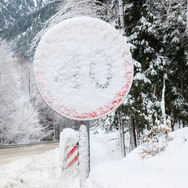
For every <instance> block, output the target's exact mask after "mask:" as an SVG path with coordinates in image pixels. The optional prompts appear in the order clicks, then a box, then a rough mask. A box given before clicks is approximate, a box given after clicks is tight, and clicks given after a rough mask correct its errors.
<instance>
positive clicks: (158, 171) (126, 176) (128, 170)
mask: <svg viewBox="0 0 188 188" xmlns="http://www.w3.org/2000/svg"><path fill="white" fill-rule="evenodd" d="M170 138H171V141H169V143H168V146H167V148H166V150H165V151H163V152H161V153H159V154H157V155H156V156H154V157H150V158H144V159H142V155H141V151H142V147H139V148H137V149H135V150H134V151H132V152H131V153H130V154H129V155H128V156H127V157H125V158H123V159H122V158H121V157H120V156H121V155H120V151H119V147H118V132H114V133H110V134H103V133H102V132H99V134H97V135H94V134H92V135H91V162H92V164H91V167H92V168H91V173H90V177H89V179H88V180H87V183H86V188H125V187H126V188H187V187H188V128H184V129H180V130H177V131H175V132H173V133H170ZM59 161H60V160H59V150H58V148H57V149H55V150H51V151H49V152H46V153H44V154H41V155H38V156H34V157H31V158H28V159H27V158H25V159H21V160H17V161H15V162H12V163H10V164H7V165H4V166H2V167H1V168H0V188H5V187H6V188H8V187H15V188H60V187H61V188H79V170H78V169H75V170H74V171H73V172H70V171H69V170H67V171H64V172H61V169H60V162H59Z"/></svg>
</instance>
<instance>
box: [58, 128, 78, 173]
mask: <svg viewBox="0 0 188 188" xmlns="http://www.w3.org/2000/svg"><path fill="white" fill-rule="evenodd" d="M78 140H79V133H78V132H77V131H75V130H73V129H70V128H66V129H64V130H63V131H62V132H61V134H60V146H59V149H60V160H61V168H62V170H65V169H68V168H70V169H71V168H74V167H76V166H78V155H79V152H78V145H79V144H78Z"/></svg>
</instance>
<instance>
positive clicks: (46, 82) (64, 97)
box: [34, 17, 133, 120]
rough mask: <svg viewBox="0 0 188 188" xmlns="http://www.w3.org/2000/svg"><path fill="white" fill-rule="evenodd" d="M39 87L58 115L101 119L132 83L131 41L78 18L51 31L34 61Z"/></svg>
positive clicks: (107, 27) (101, 24)
mask: <svg viewBox="0 0 188 188" xmlns="http://www.w3.org/2000/svg"><path fill="white" fill-rule="evenodd" d="M34 70H35V77H36V82H37V85H38V88H39V90H40V93H41V95H42V96H43V98H44V100H45V101H46V102H47V103H48V104H49V105H50V106H51V107H52V108H53V109H54V110H56V111H57V112H58V113H60V114H63V115H64V116H66V117H69V118H72V119H85V120H86V119H95V118H98V117H101V116H103V115H106V114H107V113H109V112H111V111H112V110H114V109H115V108H117V107H118V105H119V104H120V103H121V102H122V100H123V99H124V98H125V96H126V95H127V93H128V92H129V89H130V87H131V84H132V77H133V65H132V59H131V55H130V52H129V47H128V45H127V43H126V41H125V38H123V36H121V35H120V33H119V32H118V31H117V30H116V29H115V28H113V27H112V26H111V25H110V24H108V23H106V22H104V21H101V20H99V19H96V18H90V17H75V18H71V19H67V20H65V21H62V22H60V23H59V24H57V25H55V26H54V27H52V28H51V29H49V30H48V31H47V32H46V33H45V34H44V35H43V37H42V39H41V41H40V43H39V45H38V47H37V50H36V53H35V57H34Z"/></svg>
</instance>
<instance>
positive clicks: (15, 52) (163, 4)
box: [0, 0, 188, 150]
mask: <svg viewBox="0 0 188 188" xmlns="http://www.w3.org/2000/svg"><path fill="white" fill-rule="evenodd" d="M34 2H37V4H34ZM119 2H120V1H118V0H108V1H107V0H99V1H94V0H91V1H88V0H76V1H74V0H64V1H62V0H53V1H44V0H38V1H33V0H29V1H24V0H20V1H14V2H13V1H11V0H8V1H2V2H1V3H0V15H2V16H1V18H0V37H1V39H2V40H1V41H0V57H1V58H0V67H1V68H0V101H1V109H0V144H11V143H24V142H27V143H28V142H33V141H40V140H54V139H55V140H56V139H59V133H60V131H61V130H62V129H63V128H65V127H73V128H74V129H78V127H79V123H78V122H76V121H73V120H68V119H66V118H63V117H61V116H60V115H59V114H57V113H56V112H54V111H53V110H51V109H50V107H48V106H47V105H46V104H45V103H44V101H43V100H42V98H41V96H40V94H39V92H38V90H37V88H36V84H35V79H34V73H33V65H32V64H33V62H32V61H33V55H34V52H35V48H36V46H37V44H38V42H39V41H40V38H41V36H42V35H43V34H44V33H45V31H47V30H48V29H49V28H51V27H52V26H54V25H55V24H57V23H59V22H60V21H62V20H65V19H67V18H71V17H75V16H91V17H96V18H99V19H102V20H104V21H106V22H109V23H110V24H112V25H113V26H114V27H115V28H116V29H118V30H121V32H122V34H123V35H124V36H125V38H126V39H127V41H128V43H129V45H130V50H131V53H132V57H133V63H134V79H133V84H132V88H131V91H130V93H129V95H128V96H127V98H126V100H125V101H124V102H123V104H122V105H121V106H120V107H119V108H118V109H117V110H116V111H115V112H114V113H112V114H110V115H108V116H107V117H104V118H102V119H100V120H97V121H95V122H92V123H91V124H92V125H93V126H101V127H102V128H103V129H105V130H106V131H107V132H108V131H112V130H113V129H120V127H121V129H122V134H124V133H127V132H129V135H130V143H131V147H130V148H128V150H132V149H134V148H135V147H137V146H138V145H139V144H140V140H141V137H142V136H143V134H144V131H145V130H152V129H153V128H154V127H155V126H158V125H165V124H168V123H169V124H170V126H171V127H172V130H174V129H177V128H180V127H185V126H188V1H187V0H179V1H174V0H172V1H166V0H162V1H154V0H138V1H136V0H126V1H123V2H122V3H123V9H122V10H123V12H122V16H123V17H122V18H123V22H124V26H123V27H122V25H121V22H120V17H119ZM11 3H12V4H11ZM13 4H14V6H13ZM14 7H17V9H16V10H17V14H15V13H14V12H15V11H13V10H14V9H13V8H14ZM8 46H9V47H8ZM10 49H11V50H10ZM36 133H37V134H36Z"/></svg>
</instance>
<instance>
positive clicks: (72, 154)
mask: <svg viewBox="0 0 188 188" xmlns="http://www.w3.org/2000/svg"><path fill="white" fill-rule="evenodd" d="M66 150H67V151H66V153H67V154H66V160H67V161H66V163H67V165H66V166H67V168H70V167H72V166H74V165H76V166H78V143H77V145H76V146H74V145H71V146H68V145H67V146H66Z"/></svg>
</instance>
